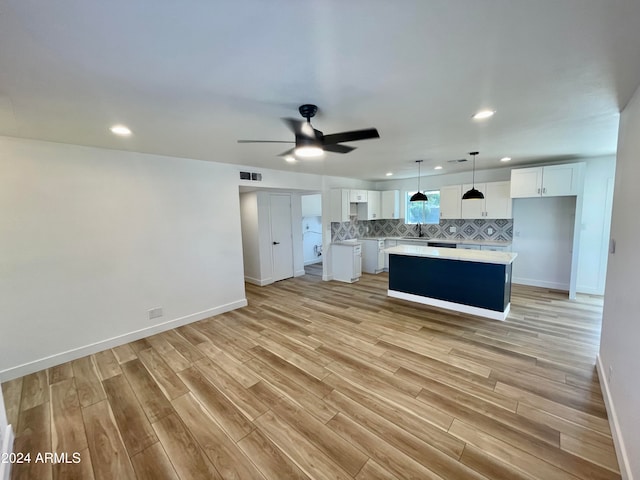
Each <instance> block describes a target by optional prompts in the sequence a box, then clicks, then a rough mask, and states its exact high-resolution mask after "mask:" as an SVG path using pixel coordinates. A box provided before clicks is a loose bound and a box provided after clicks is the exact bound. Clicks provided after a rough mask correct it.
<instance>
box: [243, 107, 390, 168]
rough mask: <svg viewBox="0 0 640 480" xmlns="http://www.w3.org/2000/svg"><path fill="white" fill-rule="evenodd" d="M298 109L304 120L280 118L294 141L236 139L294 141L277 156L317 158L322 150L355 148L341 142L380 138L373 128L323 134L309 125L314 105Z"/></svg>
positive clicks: (251, 141) (348, 149) (275, 141)
mask: <svg viewBox="0 0 640 480" xmlns="http://www.w3.org/2000/svg"><path fill="white" fill-rule="evenodd" d="M298 111H299V112H300V115H302V117H303V118H305V119H306V122H305V121H304V120H296V119H294V118H283V119H282V120H283V121H284V122H285V123H286V124H287V125H288V126H289V128H290V129H291V130H293V133H294V134H295V142H287V141H279V140H238V143H295V147H294V148H292V149H289V150H287V151H286V152H282V153H281V154H280V155H279V156H280V157H285V158H286V157H287V156H289V155H296V156H297V157H300V158H317V157H320V156H322V155H323V154H324V152H332V153H349V152H351V151H353V150H355V147H349V146H347V145H341V143H343V142H355V141H357V140H367V139H369V138H380V134H379V133H378V130H376V129H375V128H367V129H364V130H354V131H351V132H340V133H332V134H331V135H324V134H323V133H322V132H321V131H320V130H316V129H315V128H313V126H312V125H311V118H313V117H314V116H315V114H316V113H317V112H318V107H317V106H316V105H312V104H310V103H305V104H304V105H300V107H299V108H298Z"/></svg>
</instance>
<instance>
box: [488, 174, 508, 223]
mask: <svg viewBox="0 0 640 480" xmlns="http://www.w3.org/2000/svg"><path fill="white" fill-rule="evenodd" d="M484 195H485V197H484V203H485V210H484V212H485V213H484V218H511V217H512V216H513V215H512V213H511V204H512V202H513V201H512V200H511V182H490V183H487V184H486V186H485V191H484Z"/></svg>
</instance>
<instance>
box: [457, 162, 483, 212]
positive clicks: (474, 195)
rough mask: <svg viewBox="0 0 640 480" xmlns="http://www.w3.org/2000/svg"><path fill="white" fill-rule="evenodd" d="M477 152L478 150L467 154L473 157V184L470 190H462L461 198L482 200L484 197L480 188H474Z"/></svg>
mask: <svg viewBox="0 0 640 480" xmlns="http://www.w3.org/2000/svg"><path fill="white" fill-rule="evenodd" d="M478 153H479V152H469V155H471V156H472V157H473V177H472V178H473V180H472V182H473V183H472V185H473V186H472V187H471V190H469V191H467V192H464V195H462V200H482V199H483V198H484V195H483V194H482V192H481V191H480V190H476V155H478Z"/></svg>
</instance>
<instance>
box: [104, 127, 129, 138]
mask: <svg viewBox="0 0 640 480" xmlns="http://www.w3.org/2000/svg"><path fill="white" fill-rule="evenodd" d="M109 130H111V133H113V134H115V135H120V136H121V137H128V136H129V135H131V130H129V127H125V126H124V125H114V126H113V127H111V128H110V129H109Z"/></svg>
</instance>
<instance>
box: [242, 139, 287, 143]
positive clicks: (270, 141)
mask: <svg viewBox="0 0 640 480" xmlns="http://www.w3.org/2000/svg"><path fill="white" fill-rule="evenodd" d="M238 143H296V142H290V141H285V140H238Z"/></svg>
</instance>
